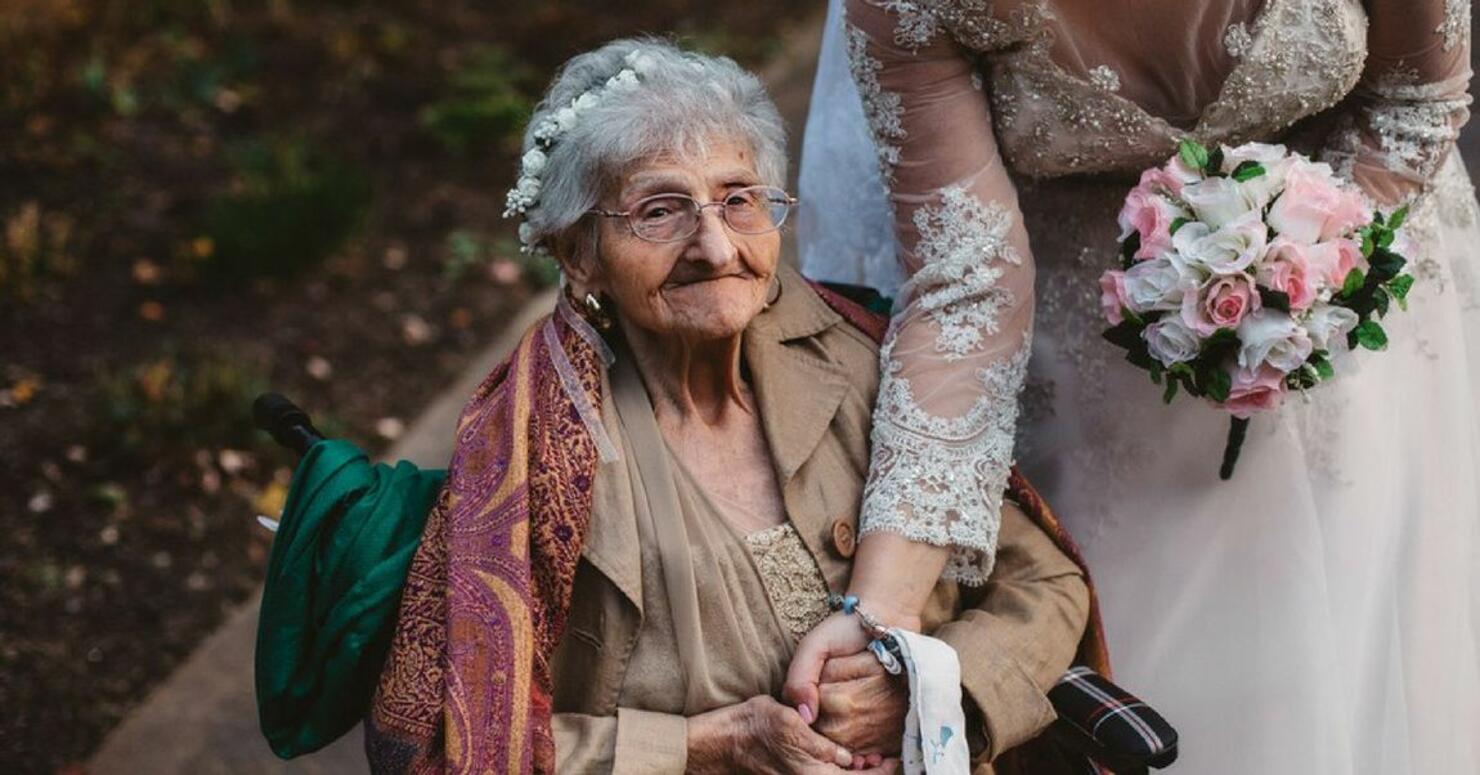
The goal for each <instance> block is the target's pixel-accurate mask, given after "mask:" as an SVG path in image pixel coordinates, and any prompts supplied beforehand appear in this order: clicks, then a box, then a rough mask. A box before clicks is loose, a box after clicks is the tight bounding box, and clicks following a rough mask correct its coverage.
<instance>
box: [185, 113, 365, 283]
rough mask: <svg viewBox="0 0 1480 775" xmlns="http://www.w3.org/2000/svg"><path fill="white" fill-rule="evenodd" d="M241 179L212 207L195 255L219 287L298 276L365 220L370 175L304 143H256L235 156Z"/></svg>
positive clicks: (240, 147) (244, 146)
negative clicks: (205, 240)
mask: <svg viewBox="0 0 1480 775" xmlns="http://www.w3.org/2000/svg"><path fill="white" fill-rule="evenodd" d="M228 158H229V160H230V165H231V168H232V170H233V172H234V179H233V181H232V183H231V185H230V187H229V190H228V192H227V193H224V194H221V195H218V196H216V197H214V198H213V199H212V201H211V202H210V204H209V205H208V206H207V208H206V215H205V228H204V233H205V235H206V237H208V238H209V240H210V242H209V244H208V245H207V246H206V247H205V248H203V249H200V250H197V251H196V252H195V254H194V255H195V256H196V257H197V258H198V259H200V260H201V262H202V266H201V274H202V276H204V277H205V278H206V279H208V280H210V281H212V282H213V283H215V284H217V285H221V284H226V283H233V282H239V281H242V280H249V279H252V278H256V277H275V278H283V277H291V276H293V275H294V274H297V273H298V272H300V271H302V270H304V269H307V268H309V267H312V266H314V265H316V264H318V263H319V262H321V261H322V260H323V259H325V258H327V257H328V256H329V255H330V254H332V253H333V252H334V251H335V250H337V249H338V248H339V247H340V246H341V245H343V244H344V242H345V240H346V239H347V238H348V237H349V236H350V235H351V234H352V233H353V232H354V230H355V229H356V228H357V227H358V226H359V225H360V224H361V222H362V221H363V220H364V216H365V213H366V210H367V208H368V207H369V205H370V199H371V188H370V183H369V178H368V176H367V175H366V174H365V173H364V172H363V171H362V170H360V169H358V168H356V167H354V166H352V165H350V164H347V163H345V162H343V161H341V160H339V159H336V158H334V157H333V156H331V155H330V154H328V153H327V152H325V151H323V150H322V149H319V148H317V147H315V146H313V145H311V144H309V143H308V142H307V141H305V140H303V139H301V138H278V139H273V140H257V139H254V140H250V141H246V142H244V143H242V144H240V145H238V146H236V147H235V148H233V149H232V151H231V152H230V154H229V156H228Z"/></svg>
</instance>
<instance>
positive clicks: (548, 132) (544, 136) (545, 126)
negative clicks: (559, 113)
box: [534, 118, 560, 140]
mask: <svg viewBox="0 0 1480 775" xmlns="http://www.w3.org/2000/svg"><path fill="white" fill-rule="evenodd" d="M558 134H560V125H559V124H556V123H555V120H554V119H552V118H546V119H544V120H542V121H541V122H540V123H539V125H538V126H536V127H535V128H534V138H535V139H536V140H549V139H550V138H552V137H554V136H555V135H558Z"/></svg>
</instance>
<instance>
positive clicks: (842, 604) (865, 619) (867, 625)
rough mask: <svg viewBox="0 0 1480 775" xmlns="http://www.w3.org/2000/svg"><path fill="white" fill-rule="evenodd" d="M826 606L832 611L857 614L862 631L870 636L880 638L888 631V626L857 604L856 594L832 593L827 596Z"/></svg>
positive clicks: (850, 614)
mask: <svg viewBox="0 0 1480 775" xmlns="http://www.w3.org/2000/svg"><path fill="white" fill-rule="evenodd" d="M827 607H828V608H829V609H831V610H833V611H842V612H843V613H844V614H846V615H849V616H852V615H854V614H857V615H858V621H859V623H860V624H862V625H863V630H864V632H866V633H868V636H869V637H870V638H882V637H884V636H885V635H887V634H888V633H889V628H888V627H885V626H884V625H883V623H882V622H880V621H879V620H878V619H877V618H876V617H874V616H873V615H872V614H870V613H869V612H868V611H865V610H863V608H862V607H861V606H859V605H858V595H839V594H837V593H833V594H831V595H828V596H827Z"/></svg>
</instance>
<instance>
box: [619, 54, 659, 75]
mask: <svg viewBox="0 0 1480 775" xmlns="http://www.w3.org/2000/svg"><path fill="white" fill-rule="evenodd" d="M625 61H626V62H627V66H628V67H630V68H632V69H633V70H636V71H637V72H638V73H641V74H642V75H647V74H648V73H650V72H652V70H653V67H654V66H656V65H657V60H655V59H653V57H652V55H651V54H648V53H647V52H644V51H641V50H636V51H631V52H629V53H628V54H627V56H626V58H625Z"/></svg>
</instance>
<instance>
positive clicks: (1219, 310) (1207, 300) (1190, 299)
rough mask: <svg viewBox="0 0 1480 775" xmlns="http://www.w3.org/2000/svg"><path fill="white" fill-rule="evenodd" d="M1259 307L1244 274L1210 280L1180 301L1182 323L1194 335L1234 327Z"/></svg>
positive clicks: (1252, 285)
mask: <svg viewBox="0 0 1480 775" xmlns="http://www.w3.org/2000/svg"><path fill="white" fill-rule="evenodd" d="M1260 307H1261V304H1260V302H1259V293H1258V291H1256V290H1255V289H1254V283H1253V281H1251V280H1250V279H1249V276H1248V275H1246V274H1231V275H1221V276H1218V277H1214V278H1213V279H1212V281H1211V282H1209V283H1208V284H1207V285H1204V286H1203V287H1202V289H1201V290H1200V291H1199V292H1197V293H1189V294H1187V295H1186V296H1185V297H1183V299H1182V322H1183V323H1186V324H1187V327H1188V328H1190V329H1192V330H1193V331H1196V332H1197V334H1198V336H1212V335H1213V333H1214V332H1216V331H1217V330H1218V329H1220V328H1237V327H1238V324H1239V323H1240V322H1241V321H1243V319H1244V316H1245V315H1248V314H1249V313H1251V312H1254V311H1255V310H1258V309H1259V308H1260Z"/></svg>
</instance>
